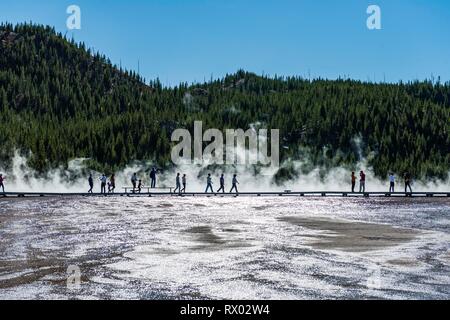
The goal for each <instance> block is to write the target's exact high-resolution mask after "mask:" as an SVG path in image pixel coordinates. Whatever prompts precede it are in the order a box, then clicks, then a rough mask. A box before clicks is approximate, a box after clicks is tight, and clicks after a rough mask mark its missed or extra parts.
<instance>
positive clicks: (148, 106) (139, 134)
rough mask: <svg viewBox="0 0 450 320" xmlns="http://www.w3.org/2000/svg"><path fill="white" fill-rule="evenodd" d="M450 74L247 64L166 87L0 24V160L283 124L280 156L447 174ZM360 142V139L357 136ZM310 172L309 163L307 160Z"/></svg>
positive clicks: (113, 163)
mask: <svg viewBox="0 0 450 320" xmlns="http://www.w3.org/2000/svg"><path fill="white" fill-rule="evenodd" d="M449 119H450V84H449V83H441V82H440V81H414V82H408V83H401V82H400V83H396V84H393V83H377V84H375V83H367V82H361V81H355V80H350V79H338V80H333V81H331V80H325V79H315V80H312V81H310V80H308V79H304V78H301V77H278V76H275V77H269V76H258V75H256V74H253V73H249V72H245V71H243V70H239V71H237V72H236V73H234V74H229V75H226V76H225V77H223V78H221V79H217V80H213V79H212V80H210V81H208V82H205V83H196V84H187V83H181V84H179V85H177V86H174V87H165V86H163V85H162V84H161V82H160V81H159V80H158V79H156V80H151V81H145V80H144V79H142V78H141V77H140V76H139V75H138V74H136V73H135V72H133V71H129V70H123V69H121V68H120V67H118V66H116V65H114V64H112V63H111V61H110V60H109V59H107V58H106V57H105V56H104V55H101V54H99V53H97V52H93V51H92V50H91V49H89V48H87V47H86V45H85V44H84V43H76V42H75V41H74V40H73V39H67V38H66V37H65V36H63V35H62V34H60V33H57V32H56V31H55V30H54V29H53V28H51V27H47V26H42V25H34V24H18V25H12V24H7V23H4V24H2V25H1V26H0V128H1V130H0V146H1V147H0V161H2V163H3V164H4V166H8V164H10V162H11V159H12V156H13V154H14V151H15V150H20V151H21V152H22V153H24V154H28V153H29V152H31V155H32V156H31V158H30V159H29V165H30V166H31V167H32V168H34V169H35V170H36V171H37V172H39V173H44V172H46V171H48V170H49V169H51V168H54V167H57V166H61V165H66V164H67V162H68V161H69V160H70V159H73V158H78V157H85V158H89V159H90V161H89V165H90V167H91V168H92V169H97V170H102V171H113V170H117V169H120V168H122V167H124V166H125V165H127V164H128V163H130V162H131V161H133V160H151V161H154V163H155V164H157V165H158V166H160V167H168V166H170V165H171V162H170V150H171V147H172V143H171V142H170V135H171V133H172V131H173V130H174V129H176V128H187V129H189V130H192V129H193V123H194V121H195V120H199V121H203V125H204V127H205V128H208V127H209V128H218V129H223V130H224V129H227V128H243V129H247V128H249V127H250V126H251V125H253V126H260V127H265V128H269V129H270V128H277V129H280V136H281V141H280V143H281V146H282V148H281V150H280V155H281V161H283V160H287V159H303V158H305V157H307V158H308V160H309V163H311V164H312V165H313V166H322V167H325V168H326V167H333V166H346V167H348V168H352V167H353V166H354V165H355V164H356V163H357V162H358V161H359V160H360V159H361V158H362V157H364V158H367V159H368V161H369V164H370V165H371V166H372V167H373V169H374V172H375V174H376V175H377V176H379V177H381V178H385V177H386V176H387V174H388V172H389V171H395V172H399V173H400V172H405V171H409V172H411V173H412V174H413V176H415V177H418V178H424V179H425V178H445V177H446V176H447V173H448V172H449V167H450V135H449V132H450V121H449ZM358 141H360V142H358ZM304 170H305V171H307V170H308V167H307V166H305V168H304Z"/></svg>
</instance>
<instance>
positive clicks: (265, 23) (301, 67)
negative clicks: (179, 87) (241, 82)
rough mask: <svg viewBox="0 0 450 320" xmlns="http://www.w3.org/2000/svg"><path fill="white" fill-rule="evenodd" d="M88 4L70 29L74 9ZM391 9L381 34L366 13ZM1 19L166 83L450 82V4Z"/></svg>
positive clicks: (114, 5)
mask: <svg viewBox="0 0 450 320" xmlns="http://www.w3.org/2000/svg"><path fill="white" fill-rule="evenodd" d="M72 4H75V5H78V6H79V7H80V8H81V30H74V31H68V30H67V27H66V20H67V18H68V16H69V15H68V14H67V13H66V9H67V7H68V6H69V5H72ZM371 4H375V5H378V6H379V7H380V8H381V23H382V29H381V30H369V29H368V28H367V27H366V20H367V18H368V16H369V15H368V14H367V13H366V9H367V7H368V6H369V5H371ZM0 21H2V22H4V21H8V22H13V23H15V22H23V21H33V22H36V23H40V24H47V25H51V26H54V27H55V28H56V29H57V31H60V32H63V33H65V32H68V33H67V34H68V35H69V36H72V35H73V37H74V38H75V39H76V40H77V41H84V42H85V43H86V44H87V46H89V47H91V48H94V49H95V50H98V51H100V52H101V53H103V54H105V55H106V56H108V57H109V58H110V59H111V61H112V62H113V63H116V64H119V63H120V62H121V64H122V66H123V67H126V68H128V69H133V70H136V71H137V68H138V60H139V66H140V68H139V71H140V74H141V75H142V76H143V77H145V78H146V79H147V80H148V79H153V78H156V77H159V78H160V79H161V81H162V82H163V83H164V84H169V85H174V84H177V83H178V82H180V81H187V82H189V83H190V82H194V81H203V80H204V79H206V80H209V79H210V78H211V76H212V77H213V78H218V77H222V76H223V75H225V74H226V73H233V72H235V71H236V70H238V69H240V68H242V69H245V70H247V71H252V72H255V73H258V74H262V73H265V74H270V75H274V74H278V75H300V76H304V77H308V75H309V74H310V75H311V77H319V76H320V77H323V78H331V79H333V78H337V77H339V76H345V77H347V76H348V77H351V78H356V79H361V80H370V81H373V80H375V81H383V80H384V79H385V80H386V81H391V82H397V81H399V80H404V81H407V80H412V79H425V78H428V79H430V78H431V76H432V75H433V76H434V77H435V78H437V77H438V76H441V79H442V81H449V80H450V1H448V0H371V1H366V0H276V1H275V0H127V1H118V0H109V1H100V0H69V1H66V0H39V1H36V0H14V1H11V0H0Z"/></svg>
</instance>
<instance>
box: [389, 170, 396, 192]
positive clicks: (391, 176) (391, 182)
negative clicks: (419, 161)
mask: <svg viewBox="0 0 450 320" xmlns="http://www.w3.org/2000/svg"><path fill="white" fill-rule="evenodd" d="M394 189H395V176H394V174H393V173H392V172H391V173H389V192H395V191H394Z"/></svg>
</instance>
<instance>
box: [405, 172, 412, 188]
mask: <svg viewBox="0 0 450 320" xmlns="http://www.w3.org/2000/svg"><path fill="white" fill-rule="evenodd" d="M403 178H404V180H405V193H407V191H408V188H409V192H412V189H411V175H410V174H409V172H405V175H404V177H403Z"/></svg>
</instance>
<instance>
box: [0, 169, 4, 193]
mask: <svg viewBox="0 0 450 320" xmlns="http://www.w3.org/2000/svg"><path fill="white" fill-rule="evenodd" d="M3 180H5V178H3V175H2V174H1V173H0V187H2V190H3V193H5V185H4V184H3Z"/></svg>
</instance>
